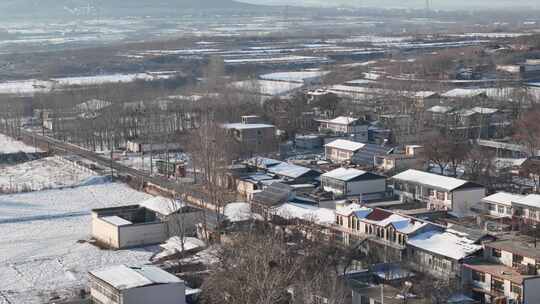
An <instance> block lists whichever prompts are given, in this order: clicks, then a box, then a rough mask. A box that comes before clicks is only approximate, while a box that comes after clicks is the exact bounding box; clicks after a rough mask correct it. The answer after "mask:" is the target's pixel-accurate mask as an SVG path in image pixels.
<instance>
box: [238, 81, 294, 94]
mask: <svg viewBox="0 0 540 304" xmlns="http://www.w3.org/2000/svg"><path fill="white" fill-rule="evenodd" d="M232 85H233V86H234V87H236V88H238V89H240V90H242V91H245V92H249V93H252V94H261V95H268V96H282V95H286V94H288V93H290V92H292V91H294V90H297V89H299V88H301V87H303V86H304V85H303V84H302V83H293V82H284V81H272V80H256V81H239V82H235V83H233V84H232Z"/></svg>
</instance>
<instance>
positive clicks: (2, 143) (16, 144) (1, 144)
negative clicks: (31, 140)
mask: <svg viewBox="0 0 540 304" xmlns="http://www.w3.org/2000/svg"><path fill="white" fill-rule="evenodd" d="M19 152H25V153H34V152H40V150H36V148H34V147H31V146H29V145H27V144H25V143H23V142H22V141H18V140H16V139H14V138H12V137H9V136H6V135H4V134H0V154H11V153H19Z"/></svg>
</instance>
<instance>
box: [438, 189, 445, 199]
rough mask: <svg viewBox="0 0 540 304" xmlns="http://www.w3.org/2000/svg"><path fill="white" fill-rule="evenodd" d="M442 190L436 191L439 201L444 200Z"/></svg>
mask: <svg viewBox="0 0 540 304" xmlns="http://www.w3.org/2000/svg"><path fill="white" fill-rule="evenodd" d="M444 194H445V193H444V192H440V191H439V192H437V199H438V200H440V201H444Z"/></svg>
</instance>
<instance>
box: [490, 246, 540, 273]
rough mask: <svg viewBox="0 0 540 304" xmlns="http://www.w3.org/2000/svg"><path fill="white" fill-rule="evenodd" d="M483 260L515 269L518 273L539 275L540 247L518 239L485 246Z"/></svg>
mask: <svg viewBox="0 0 540 304" xmlns="http://www.w3.org/2000/svg"><path fill="white" fill-rule="evenodd" d="M484 258H485V259H486V260H488V261H491V262H495V263H499V264H503V265H506V266H508V267H512V268H515V269H517V270H518V271H519V272H520V273H525V274H529V275H540V246H538V247H537V246H536V245H535V244H534V242H530V243H527V242H525V241H523V240H520V239H515V240H500V241H496V242H490V243H486V244H485V249H484Z"/></svg>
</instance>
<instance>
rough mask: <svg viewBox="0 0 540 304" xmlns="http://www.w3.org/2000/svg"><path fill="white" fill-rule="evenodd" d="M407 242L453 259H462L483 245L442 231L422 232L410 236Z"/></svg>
mask: <svg viewBox="0 0 540 304" xmlns="http://www.w3.org/2000/svg"><path fill="white" fill-rule="evenodd" d="M407 243H408V244H409V245H412V246H414V247H417V248H420V249H423V250H425V251H428V252H432V253H435V254H438V255H442V256H444V257H448V258H451V259H453V260H461V259H463V258H465V257H467V256H469V255H471V254H473V253H475V252H477V251H478V250H480V249H482V246H480V245H475V244H473V242H472V241H471V240H469V239H467V238H464V237H459V236H457V235H455V234H453V233H450V232H440V231H428V232H424V233H421V234H419V235H416V236H413V237H410V238H409V239H408V241H407Z"/></svg>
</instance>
